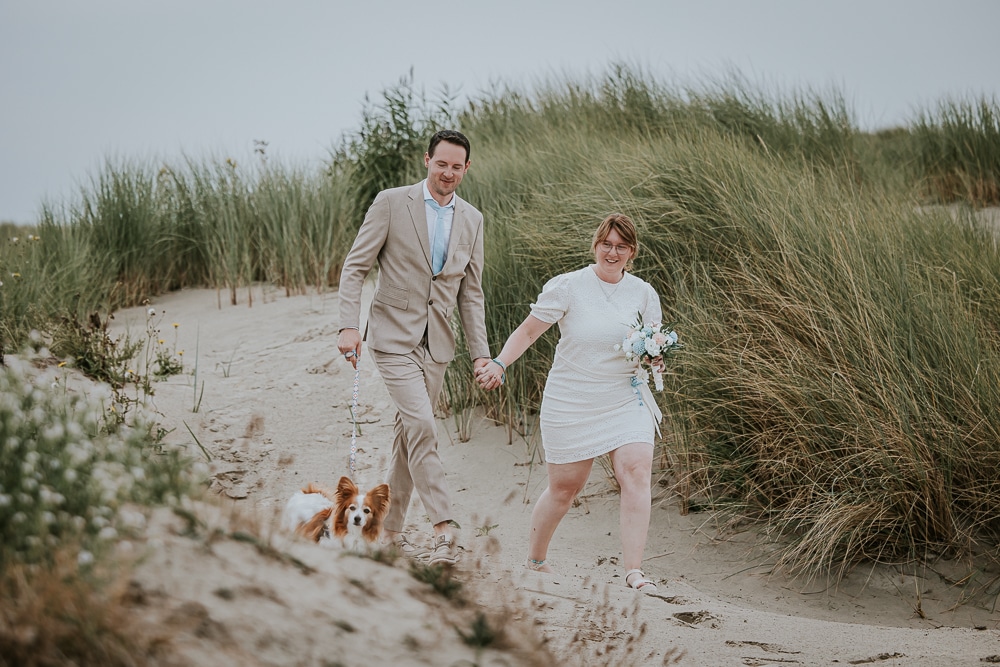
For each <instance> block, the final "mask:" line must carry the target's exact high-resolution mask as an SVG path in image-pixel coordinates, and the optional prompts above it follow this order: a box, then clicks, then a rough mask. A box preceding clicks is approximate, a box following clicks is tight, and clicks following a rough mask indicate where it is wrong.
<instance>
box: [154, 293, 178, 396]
mask: <svg viewBox="0 0 1000 667" xmlns="http://www.w3.org/2000/svg"><path fill="white" fill-rule="evenodd" d="M147 312H148V313H149V317H150V318H152V317H153V313H154V312H155V311H154V310H153V309H152V308H150V309H149V310H148V311H147ZM160 317H161V319H162V312H161V314H160ZM158 323H159V321H157V324H158ZM150 324H151V323H147V330H148V328H149V326H150ZM170 326H171V327H172V328H173V330H174V342H173V344H172V345H167V344H166V341H165V340H164V339H163V338H159V337H157V339H156V358H155V360H154V368H153V375H154V376H156V377H157V378H161V379H162V378H167V377H170V376H171V375H179V374H180V373H183V372H184V350H178V349H177V329H178V328H180V326H181V325H180V324H178V323H177V322H174V323H173V324H171V325H170ZM149 333H150V334H157V335H159V334H160V329H158V328H157V329H154V330H152V331H149ZM150 340H152V336H150Z"/></svg>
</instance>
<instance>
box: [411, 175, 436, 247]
mask: <svg viewBox="0 0 1000 667" xmlns="http://www.w3.org/2000/svg"><path fill="white" fill-rule="evenodd" d="M426 206H427V205H426V204H425V203H424V188H423V186H422V184H421V183H417V184H416V185H414V186H413V187H412V188H410V203H409V204H408V205H407V208H408V209H409V211H410V219H411V221H412V222H413V231H414V232H415V233H416V235H417V241H419V242H420V249H421V250H423V251H424V258H425V259H426V260H427V266H430V265H431V240H430V238H429V237H428V236H427V209H426Z"/></svg>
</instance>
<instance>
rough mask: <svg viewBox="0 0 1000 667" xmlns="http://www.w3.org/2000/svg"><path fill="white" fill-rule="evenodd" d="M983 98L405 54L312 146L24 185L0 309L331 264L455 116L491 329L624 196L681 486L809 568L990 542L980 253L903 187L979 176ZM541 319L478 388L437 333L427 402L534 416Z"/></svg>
mask: <svg viewBox="0 0 1000 667" xmlns="http://www.w3.org/2000/svg"><path fill="white" fill-rule="evenodd" d="M445 98H447V96H446V95H445ZM997 116H998V114H997V113H996V104H995V102H992V103H988V102H984V103H983V104H979V105H968V106H965V105H962V104H958V105H953V106H950V107H949V106H948V105H947V104H945V106H944V107H943V110H942V111H940V112H939V113H938V115H936V116H935V115H933V114H924V115H921V116H920V117H919V118H918V119H917V120H916V121H915V122H914V123H913V124H912V125H911V126H908V127H903V128H898V129H896V130H893V131H887V132H883V133H879V134H876V135H871V134H866V133H863V132H861V131H860V130H858V128H857V125H856V123H855V122H854V120H853V117H852V114H851V111H850V109H849V108H848V107H847V105H846V104H845V103H844V101H843V98H842V97H841V96H840V95H839V94H837V93H836V91H831V92H829V93H823V94H821V93H816V92H811V91H808V92H792V93H783V92H780V91H767V90H762V89H760V88H755V87H754V86H753V85H752V84H749V83H747V82H746V81H744V80H742V79H740V78H739V77H730V78H728V79H723V80H721V81H720V82H713V83H710V84H708V85H704V86H689V87H686V88H685V87H678V86H671V85H667V84H663V83H661V82H658V81H656V80H655V79H653V78H652V77H650V76H649V75H647V74H644V73H642V72H639V71H636V70H633V69H629V68H626V67H614V68H612V69H611V70H610V71H609V73H608V74H607V75H605V76H603V77H596V78H594V79H591V80H584V81H568V82H552V83H547V84H545V85H541V86H538V87H537V88H535V89H533V90H518V89H515V88H513V87H510V88H507V87H502V86H498V87H497V88H496V89H495V90H493V91H490V92H488V93H484V94H482V95H481V96H479V97H478V98H476V99H473V100H472V101H470V102H469V103H468V104H467V105H466V106H464V107H463V108H462V109H458V110H456V109H454V106H453V103H452V102H451V101H450V100H449V99H444V100H442V101H440V102H428V101H427V100H426V98H425V97H424V96H423V95H421V94H419V93H418V92H416V91H415V89H414V88H413V84H412V78H411V79H406V78H404V79H403V80H401V82H400V84H398V85H397V86H396V87H393V88H391V89H389V90H388V91H387V92H386V93H385V95H384V96H383V101H382V102H381V104H377V105H373V106H371V107H370V108H369V109H367V110H366V112H365V117H364V119H363V122H362V124H361V128H360V129H359V130H358V131H357V132H356V133H353V134H349V135H346V136H345V137H343V138H342V139H341V142H340V144H339V145H338V146H336V147H335V149H334V150H333V151H331V157H330V162H329V164H328V165H327V168H326V169H325V170H324V171H323V172H322V173H318V174H316V173H309V172H307V171H305V170H301V169H297V168H295V167H290V166H283V165H279V164H275V163H272V162H269V161H267V160H264V159H257V160H255V161H252V162H251V163H248V164H242V163H237V162H235V161H233V160H231V159H226V160H222V159H214V160H208V161H204V162H196V161H193V160H188V161H186V162H184V163H182V164H181V165H179V166H178V165H169V164H168V165H161V164H156V165H154V164H152V163H141V162H133V161H128V162H124V161H123V162H118V163H109V164H108V165H107V166H106V167H105V170H104V171H103V172H102V173H101V174H100V175H98V176H97V177H96V178H95V179H94V181H93V182H92V185H91V187H90V188H89V189H87V190H85V191H84V192H82V193H81V196H80V201H79V202H78V203H76V204H74V205H71V206H68V207H67V208H66V209H64V210H54V209H51V208H46V209H44V214H43V216H42V219H41V220H40V221H39V224H38V226H37V231H38V236H39V237H40V238H41V241H40V243H38V244H34V245H27V246H26V245H23V244H22V245H18V246H14V245H12V244H10V243H5V244H3V246H2V250H0V268H2V271H3V274H4V278H3V280H4V283H5V284H4V286H3V287H2V288H0V306H2V307H3V312H2V313H0V332H2V335H3V336H4V337H5V338H6V339H7V340H9V341H16V340H18V339H19V338H23V336H25V335H26V333H27V331H28V330H29V329H30V328H31V327H32V326H35V327H37V326H39V325H40V324H44V322H45V321H46V319H51V318H53V317H58V316H60V315H65V314H67V313H72V312H75V313H78V314H80V315H81V316H82V315H84V314H86V313H87V311H88V310H91V309H95V308H102V307H103V308H108V309H113V308H116V307H119V306H121V305H126V304H130V303H135V302H137V301H136V300H139V299H141V298H144V297H146V296H148V295H150V293H154V292H156V291H162V290H168V289H176V288H179V287H184V286H188V285H205V286H210V287H214V288H216V289H218V290H219V291H220V300H221V295H222V293H223V292H225V293H227V295H228V297H229V300H230V301H231V302H236V301H238V300H239V294H240V290H241V289H242V288H245V287H247V286H248V285H251V284H252V283H254V282H256V281H269V282H272V283H274V284H279V285H282V286H284V287H285V289H286V291H287V292H288V293H294V292H296V291H299V290H301V289H303V288H305V287H316V288H318V289H324V288H326V287H333V286H334V283H335V281H336V277H337V275H338V273H339V268H340V265H341V263H342V260H343V257H344V255H345V254H346V252H347V250H348V249H349V247H350V243H351V240H352V239H353V236H354V233H355V231H356V229H357V226H358V225H359V224H360V222H361V218H362V216H363V214H364V209H365V208H367V205H368V202H369V201H370V199H371V195H372V193H373V192H374V191H375V190H377V189H379V188H381V187H385V186H387V185H395V184H402V183H405V182H408V181H410V180H416V179H417V178H419V177H420V174H421V168H422V162H421V161H420V156H421V154H422V152H423V150H424V148H423V145H422V144H423V143H424V142H425V141H426V138H427V137H428V136H429V134H430V132H432V131H433V130H434V129H436V128H437V127H441V126H444V125H451V124H455V125H457V126H459V127H460V129H462V130H463V131H465V132H466V133H467V134H468V135H469V136H470V137H471V139H472V142H473V166H472V170H471V171H470V173H469V174H468V176H467V177H466V180H465V181H464V182H463V184H462V186H461V194H462V196H463V197H465V198H466V199H468V200H469V201H471V202H473V203H474V204H476V205H477V206H478V207H479V208H480V209H481V210H483V212H484V214H485V216H486V221H487V222H486V234H487V237H486V252H487V260H486V261H487V265H486V269H485V273H484V288H485V290H486V299H487V328H488V334H489V338H490V345H491V348H492V349H494V350H498V349H499V347H500V345H502V343H503V341H504V340H505V339H506V337H507V335H508V334H509V333H510V332H511V331H512V330H513V329H514V328H515V327H516V326H517V324H518V323H519V322H520V321H521V320H522V319H523V318H524V317H525V316H526V315H527V314H528V308H529V304H530V303H531V302H532V301H533V300H534V299H535V297H536V296H537V294H538V292H539V290H540V289H541V287H542V285H543V284H544V283H545V281H546V280H547V279H548V278H550V277H552V276H554V275H556V274H557V273H561V272H563V271H567V270H572V269H575V268H579V267H582V266H585V265H586V264H587V263H589V262H590V261H591V258H590V256H589V253H588V247H589V240H590V235H591V233H592V231H593V229H594V227H595V226H596V225H597V223H598V222H599V221H600V219H601V218H602V217H603V216H604V215H606V214H607V213H609V212H611V211H621V212H624V213H627V214H629V215H631V216H632V217H633V218H634V219H635V220H636V221H637V223H638V225H639V229H640V238H641V243H642V246H643V247H642V252H641V254H640V257H639V258H638V260H637V263H636V269H635V270H636V273H637V275H639V276H640V277H642V278H644V279H646V280H648V281H649V282H650V283H652V284H653V286H654V287H655V288H656V289H657V290H658V292H659V294H660V295H661V298H662V300H663V305H664V311H665V314H666V317H667V318H668V319H669V320H671V321H674V322H677V323H678V324H677V329H678V332H679V333H680V335H681V337H682V339H683V340H684V342H685V343H686V348H685V351H684V353H683V354H682V355H678V357H677V358H676V362H675V363H674V364H673V367H672V374H671V375H670V376H669V379H668V390H667V391H665V392H664V393H663V394H662V395H660V397H659V398H660V400H661V402H662V407H663V408H664V411H665V414H666V415H667V417H668V423H667V424H666V429H665V439H664V441H663V442H662V443H660V444H659V447H660V448H661V452H662V453H663V454H664V456H663V457H659V458H658V460H661V459H662V460H668V461H670V462H671V466H670V469H669V470H664V471H662V474H663V475H664V477H665V478H667V479H670V480H671V481H672V482H673V488H674V489H675V490H676V491H677V493H678V495H679V496H680V498H681V502H682V507H685V508H692V507H703V506H706V505H710V506H713V507H716V508H726V509H727V510H729V511H731V512H733V513H735V514H736V515H737V516H740V517H743V518H751V519H754V520H758V521H760V522H761V525H762V526H763V528H764V529H765V530H766V531H770V532H772V533H774V534H776V535H780V536H783V543H784V544H785V545H786V546H785V549H784V551H783V552H782V555H781V564H782V565H785V566H787V567H789V568H790V569H792V570H796V571H803V572H807V573H810V574H818V573H834V574H840V573H843V572H844V571H845V570H846V569H847V568H849V567H850V566H851V565H852V564H854V563H857V562H859V561H861V560H866V559H867V560H875V561H881V562H890V561H891V562H896V561H900V560H906V559H914V558H920V557H923V556H925V555H926V554H928V553H931V552H933V553H938V552H946V553H956V552H959V551H962V550H966V549H970V548H981V547H982V545H984V544H985V545H988V547H987V548H990V549H992V553H993V555H994V556H998V555H1000V554H998V553H997V551H996V540H997V537H998V536H1000V520H998V518H997V517H1000V444H998V443H1000V438H998V435H1000V433H998V431H1000V422H998V420H997V418H996V416H995V415H997V414H1000V371H998V369H1000V363H998V362H1000V358H998V356H1000V345H998V341H1000V339H998V335H1000V284H998V283H1000V259H998V256H997V250H996V244H995V242H994V239H993V237H992V236H991V234H990V233H988V232H987V231H986V230H985V229H984V228H983V227H982V226H981V225H980V224H978V222H977V220H976V218H975V217H974V215H973V214H972V213H971V212H970V211H969V210H967V209H965V208H960V209H959V211H958V214H957V216H956V215H955V214H954V212H953V211H952V212H945V211H939V210H936V209H933V208H926V207H925V206H924V205H926V204H927V203H928V201H927V195H928V190H927V188H926V185H927V183H934V182H936V181H935V180H934V179H935V178H938V176H936V175H937V174H942V173H944V174H952V175H955V174H961V177H960V178H959V180H960V181H961V182H962V183H963V186H962V187H950V186H949V188H948V189H947V191H948V193H950V194H949V195H948V197H944V196H942V197H940V199H945V200H946V199H949V198H950V197H954V196H958V197H960V198H963V199H966V200H968V201H969V202H971V203H975V204H981V203H983V202H990V201H992V200H991V197H992V196H993V195H990V194H989V193H991V192H993V189H992V188H995V183H996V182H997V179H998V178H1000V166H998V165H997V161H996V155H997V154H998V152H1000V138H998V134H997V132H996V118H997ZM942 155H952V156H956V155H957V156H958V157H954V158H947V159H945V158H944V157H939V156H942ZM942 164H943V165H944V167H941V168H940V169H943V171H941V170H940V169H939V167H938V165H942ZM948 178H951V176H949V177H948ZM990 183H994V185H989V184H990ZM936 192H938V193H941V192H943V190H942V189H941V188H940V187H937V188H936ZM983 193H985V195H988V196H983ZM14 267H17V268H16V269H15V271H14V272H17V273H19V274H20V276H21V278H20V279H18V280H10V281H8V280H7V278H6V274H7V273H9V272H11V271H8V269H13V268H14ZM610 316H620V317H622V318H623V320H625V321H627V320H630V319H631V314H630V313H617V314H616V313H612V312H609V317H610ZM557 337H558V333H557V332H556V331H555V330H553V331H552V332H550V333H548V334H547V335H546V336H545V337H543V339H542V340H541V341H539V342H538V343H537V344H536V345H535V346H534V347H533V348H532V349H531V350H529V351H528V353H527V354H526V355H525V356H524V357H523V358H522V359H521V360H520V361H518V363H517V364H515V365H514V366H513V367H512V368H511V369H509V371H508V382H507V385H506V386H505V388H504V389H503V390H502V391H499V392H495V393H491V394H484V393H481V392H477V390H476V389H475V387H474V386H473V385H472V382H471V373H470V372H469V371H470V366H471V362H470V360H469V359H468V358H467V356H464V357H463V356H460V357H459V359H458V361H457V362H456V363H455V364H454V365H453V366H452V368H451V370H450V371H449V378H448V383H447V386H448V392H449V396H450V397H451V398H452V400H453V402H454V405H453V406H452V408H453V409H456V410H458V409H460V408H463V407H467V405H468V403H469V401H471V400H478V401H480V402H481V403H482V404H483V405H484V406H485V408H486V410H487V414H489V415H490V416H492V417H495V418H496V419H498V420H500V421H502V422H504V423H506V424H508V425H509V426H510V428H511V437H514V432H515V431H517V432H519V433H521V434H523V435H524V437H525V438H526V439H528V441H529V443H531V444H532V445H535V444H537V434H536V433H535V430H534V425H535V419H536V417H537V411H538V406H539V403H540V396H541V391H542V387H543V386H544V382H545V375H546V373H547V371H548V368H549V365H550V363H551V358H552V352H553V348H554V346H555V343H556V340H557ZM8 349H9V346H8ZM462 423H463V425H464V426H463V427H465V426H468V423H467V422H462ZM662 529H664V528H663V527H660V526H655V525H654V526H653V527H652V530H654V531H655V530H662Z"/></svg>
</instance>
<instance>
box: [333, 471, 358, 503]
mask: <svg viewBox="0 0 1000 667" xmlns="http://www.w3.org/2000/svg"><path fill="white" fill-rule="evenodd" d="M356 495H358V485H357V484H355V483H354V482H353V481H351V478H350V477H347V476H346V475H345V476H344V477H341V478H340V481H339V482H337V499H338V500H343V499H344V498H353V497H354V496H356Z"/></svg>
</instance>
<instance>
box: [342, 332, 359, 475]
mask: <svg viewBox="0 0 1000 667" xmlns="http://www.w3.org/2000/svg"><path fill="white" fill-rule="evenodd" d="M353 356H355V352H354V351H353V350H348V351H347V352H344V358H345V359H350V358H351V357H353ZM360 385H361V369H359V368H358V367H357V365H355V366H354V391H353V393H352V394H351V458H350V463H351V479H354V472H355V467H354V463H355V459H357V455H358V387H359V386H360Z"/></svg>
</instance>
